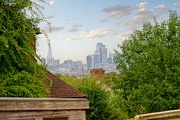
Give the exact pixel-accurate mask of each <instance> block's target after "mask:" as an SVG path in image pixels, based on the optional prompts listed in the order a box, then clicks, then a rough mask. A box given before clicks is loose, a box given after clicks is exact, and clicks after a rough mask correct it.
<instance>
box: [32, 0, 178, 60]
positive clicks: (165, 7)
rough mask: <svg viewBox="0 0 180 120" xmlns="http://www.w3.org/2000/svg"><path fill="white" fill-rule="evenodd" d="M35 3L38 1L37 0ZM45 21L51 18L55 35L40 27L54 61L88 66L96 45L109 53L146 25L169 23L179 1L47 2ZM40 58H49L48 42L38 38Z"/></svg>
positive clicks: (78, 0)
mask: <svg viewBox="0 0 180 120" xmlns="http://www.w3.org/2000/svg"><path fill="white" fill-rule="evenodd" d="M34 1H35V2H36V1H37V0H34ZM45 1H46V3H48V4H49V5H46V4H45V5H44V4H42V5H43V7H44V10H43V11H42V12H43V14H44V15H45V17H47V18H50V19H48V22H50V23H51V32H49V31H48V30H49V29H50V28H49V27H48V25H47V24H46V23H41V24H40V25H39V27H40V29H42V30H44V31H46V33H47V35H48V39H49V40H50V41H51V48H52V56H53V58H54V59H60V62H64V60H68V59H72V60H74V61H82V62H83V63H86V56H87V55H89V54H92V53H93V52H94V50H95V49H96V43H103V44H105V45H106V47H107V49H108V53H109V52H113V51H114V49H116V50H118V51H119V49H118V48H117V45H118V44H122V42H123V41H124V39H127V38H128V36H129V35H130V34H131V33H133V31H134V30H135V29H140V28H141V27H142V24H143V22H152V21H153V20H154V17H156V19H157V21H162V20H167V18H168V15H169V10H176V11H177V12H179V11H180V2H178V1H177V0H171V1H169V0H167V1H157V0H147V1H144V0H136V1H132V0H126V1H121V0H111V1H110V0H98V1H97V0H91V1H84V0H45ZM37 44H38V45H37V54H38V55H39V56H40V57H43V58H47V53H48V42H47V39H46V37H45V36H44V35H42V34H41V35H38V41H37Z"/></svg>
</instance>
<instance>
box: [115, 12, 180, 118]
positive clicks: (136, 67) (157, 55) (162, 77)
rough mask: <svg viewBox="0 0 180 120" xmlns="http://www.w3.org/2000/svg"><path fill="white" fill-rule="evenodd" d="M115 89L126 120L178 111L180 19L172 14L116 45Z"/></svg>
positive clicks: (144, 27) (147, 25) (179, 105)
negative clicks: (118, 75) (120, 97)
mask: <svg viewBox="0 0 180 120" xmlns="http://www.w3.org/2000/svg"><path fill="white" fill-rule="evenodd" d="M119 48H120V49H121V50H122V52H117V51H116V53H117V54H118V55H117V57H116V63H117V69H118V70H119V72H120V78H119V79H118V80H117V81H116V83H115V85H116V88H117V89H119V91H120V92H119V94H120V95H121V96H122V100H121V108H123V110H124V111H127V112H128V115H129V117H134V115H136V114H142V113H149V112H155V111H163V110H171V109H177V108H179V107H180V96H179V93H180V86H179V85H180V77H179V76H180V16H179V15H178V13H177V12H175V11H171V12H170V16H169V20H167V21H163V22H161V23H158V22H157V21H156V20H155V23H154V25H152V24H151V23H144V25H143V28H142V30H136V31H135V32H134V33H133V34H132V35H131V36H130V38H129V39H128V40H126V41H124V42H123V44H122V45H119Z"/></svg>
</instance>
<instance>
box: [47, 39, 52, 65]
mask: <svg viewBox="0 0 180 120" xmlns="http://www.w3.org/2000/svg"><path fill="white" fill-rule="evenodd" d="M47 65H48V67H51V66H53V65H54V64H53V58H52V51H51V44H50V41H49V43H48V55H47Z"/></svg>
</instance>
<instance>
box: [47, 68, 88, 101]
mask: <svg viewBox="0 0 180 120" xmlns="http://www.w3.org/2000/svg"><path fill="white" fill-rule="evenodd" d="M46 74H47V76H48V77H49V78H50V79H51V80H52V87H51V90H50V96H49V97H51V98H86V95H85V94H83V93H81V92H80V91H78V90H77V89H75V88H73V87H72V86H70V85H68V84H67V83H65V82H64V81H62V80H61V79H59V78H58V77H57V76H55V75H54V74H52V73H50V72H48V71H47V72H46ZM45 83H46V84H47V85H50V82H49V81H48V80H46V81H45Z"/></svg>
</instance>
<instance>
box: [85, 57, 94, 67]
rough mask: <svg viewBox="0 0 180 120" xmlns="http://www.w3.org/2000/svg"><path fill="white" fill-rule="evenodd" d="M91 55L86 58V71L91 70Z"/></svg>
mask: <svg viewBox="0 0 180 120" xmlns="http://www.w3.org/2000/svg"><path fill="white" fill-rule="evenodd" d="M93 59H94V58H93V55H88V56H87V57H86V61H87V69H92V68H93Z"/></svg>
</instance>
